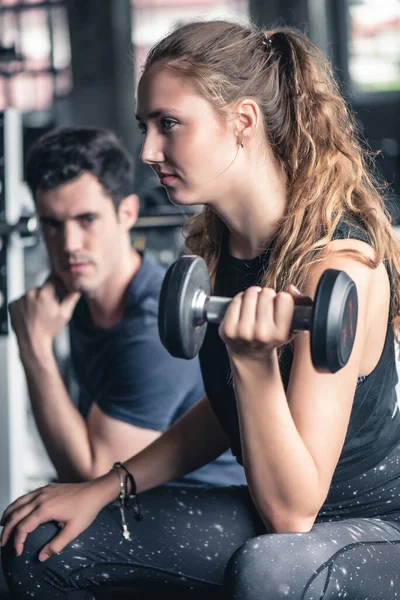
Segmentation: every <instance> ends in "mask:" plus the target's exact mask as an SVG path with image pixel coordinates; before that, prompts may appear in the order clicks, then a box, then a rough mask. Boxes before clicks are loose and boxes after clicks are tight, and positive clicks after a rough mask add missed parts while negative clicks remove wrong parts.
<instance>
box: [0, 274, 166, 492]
mask: <svg viewBox="0 0 400 600" xmlns="http://www.w3.org/2000/svg"><path fill="white" fill-rule="evenodd" d="M79 296H80V295H79V294H68V295H67V296H65V298H64V299H63V300H62V301H61V302H59V300H58V298H57V297H56V294H55V288H54V284H53V283H52V281H51V280H50V279H49V280H48V281H46V283H45V284H44V285H43V286H42V287H41V288H37V289H31V290H28V291H27V292H26V294H25V295H24V296H22V298H20V299H19V300H17V301H15V302H12V303H11V304H10V306H9V312H10V318H11V324H12V327H13V329H14V331H15V334H16V336H17V340H18V346H19V351H20V358H21V361H22V364H23V367H24V370H25V375H26V380H27V385H28V390H29V396H30V400H31V404H32V411H33V414H34V417H35V421H36V424H37V427H38V430H39V433H40V435H41V437H42V440H43V443H44V445H45V447H46V450H47V452H48V454H49V456H50V459H51V461H52V463H53V465H54V467H55V469H56V471H57V473H58V476H59V477H60V479H61V480H62V481H80V480H85V479H91V478H94V477H97V476H98V475H101V474H103V473H104V472H106V471H107V470H108V469H110V467H111V466H112V464H113V462H115V461H116V460H121V457H122V458H123V457H126V458H127V457H129V456H132V455H134V454H136V453H137V452H139V451H140V450H142V449H143V448H144V447H145V446H147V445H148V444H150V443H151V442H152V441H153V440H154V439H156V438H157V437H158V436H159V432H158V431H154V430H150V429H149V430H148V429H145V428H142V427H135V426H134V425H130V424H128V423H125V422H122V421H118V420H115V419H112V418H110V417H109V416H107V415H106V414H104V412H102V411H101V410H100V409H98V407H97V406H95V405H94V406H93V408H92V410H91V412H90V414H89V417H88V422H87V423H86V421H85V420H84V418H83V417H82V415H81V414H80V412H79V411H78V409H77V408H76V407H75V405H74V403H73V402H72V400H71V398H70V396H69V394H68V392H67V390H66V388H65V385H64V382H63V379H62V377H61V374H60V372H59V369H58V365H57V362H56V359H55V356H54V353H53V347H52V346H53V339H54V338H55V336H56V335H57V334H58V333H59V331H60V330H61V329H62V328H63V327H64V326H65V325H66V324H67V323H68V322H69V320H70V318H71V315H72V313H73V310H74V309H75V306H76V303H77V301H78V300H79ZM106 449H107V451H106ZM122 450H123V452H122Z"/></svg>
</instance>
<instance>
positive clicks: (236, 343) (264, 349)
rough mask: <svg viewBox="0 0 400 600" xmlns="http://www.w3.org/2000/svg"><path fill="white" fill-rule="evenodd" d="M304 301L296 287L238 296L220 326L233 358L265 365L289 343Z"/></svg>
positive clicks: (252, 289) (251, 290)
mask: <svg viewBox="0 0 400 600" xmlns="http://www.w3.org/2000/svg"><path fill="white" fill-rule="evenodd" d="M304 298H306V297H305V296H303V295H302V294H300V292H299V291H298V290H297V289H296V288H295V287H294V286H292V285H290V286H289V288H288V291H287V292H275V291H274V290H272V289H271V288H266V287H265V288H261V287H256V286H254V287H250V288H248V289H247V290H246V291H245V292H240V293H239V294H237V295H236V296H235V297H234V298H233V299H232V301H231V303H230V305H229V307H228V309H227V312H226V314H225V317H224V319H223V321H222V322H221V324H220V326H219V334H220V336H221V338H222V339H223V340H224V342H225V343H226V345H227V347H228V351H229V354H230V355H231V356H236V357H241V356H243V357H246V358H251V359H254V360H261V361H262V360H264V359H265V358H266V357H268V356H270V355H271V353H273V352H274V351H275V349H276V348H278V347H279V346H282V345H283V344H286V343H288V342H289V341H290V340H291V339H292V337H293V333H292V331H291V326H292V321H293V311H294V306H295V304H296V303H302V301H303V299H304Z"/></svg>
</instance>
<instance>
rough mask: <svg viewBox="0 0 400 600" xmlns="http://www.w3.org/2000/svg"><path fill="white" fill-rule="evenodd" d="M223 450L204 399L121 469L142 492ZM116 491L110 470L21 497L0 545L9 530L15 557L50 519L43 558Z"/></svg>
mask: <svg viewBox="0 0 400 600" xmlns="http://www.w3.org/2000/svg"><path fill="white" fill-rule="evenodd" d="M227 448H228V438H227V436H226V435H225V433H224V432H223V430H222V428H221V426H220V424H219V422H218V420H217V418H216V416H215V414H214V412H213V410H212V408H211V406H210V403H209V401H208V398H207V397H205V398H203V399H202V400H200V401H199V402H198V403H197V404H195V405H194V406H193V407H192V408H191V409H190V410H189V411H187V412H186V413H185V414H184V415H183V416H182V417H181V418H180V419H178V421H176V422H175V423H174V424H173V425H172V426H171V427H170V428H169V429H168V430H167V431H166V432H165V433H164V434H163V435H161V436H160V437H159V438H157V439H156V440H155V441H154V442H153V443H152V444H150V445H149V446H147V448H145V449H144V450H142V451H141V452H140V453H139V454H137V455H135V456H134V457H132V458H131V459H129V460H128V461H126V462H125V467H126V468H127V469H128V470H129V471H130V472H131V473H132V475H133V476H134V478H135V481H136V484H137V491H138V492H143V491H145V490H148V489H151V488H153V487H156V486H158V485H162V484H163V483H167V482H168V481H172V480H174V479H178V478H179V477H182V476H183V475H185V474H186V473H189V472H191V471H194V470H196V469H198V468H200V467H202V466H203V465H205V464H207V463H208V462H211V461H212V460H214V459H215V458H217V457H218V456H219V455H220V454H222V452H224V451H225V450H226V449H227ZM119 489H120V486H119V478H118V477H117V476H116V474H115V473H114V472H110V473H107V474H106V475H103V476H102V477H98V478H97V479H93V480H92V481H85V482H83V483H65V484H63V483H60V484H57V483H54V484H50V485H48V486H46V487H44V488H40V489H38V490H35V491H33V492H30V493H29V494H26V495H25V496H21V497H20V498H18V499H17V500H16V501H15V502H13V503H12V504H10V506H9V507H8V508H7V509H6V510H5V511H4V514H3V516H2V519H1V523H0V524H1V525H3V526H4V528H3V531H2V534H1V545H2V546H3V545H5V544H6V543H7V541H8V539H9V538H10V535H11V533H12V532H14V547H15V551H16V554H17V556H19V555H20V554H21V553H22V551H23V548H24V543H25V540H26V537H27V536H28V534H29V533H31V532H32V531H34V530H35V529H36V527H38V525H40V524H42V523H47V522H48V521H56V522H57V523H58V524H59V526H60V532H59V533H58V534H57V535H56V536H55V537H54V538H53V539H52V540H51V541H50V542H49V543H48V544H46V545H45V546H44V547H43V548H42V550H41V551H40V554H39V560H42V561H44V560H47V558H49V557H50V556H53V554H56V553H58V552H60V551H61V550H62V549H63V548H64V547H65V546H66V545H67V544H69V543H70V542H71V541H72V540H73V539H74V538H76V537H77V536H78V535H79V534H80V533H81V532H82V531H84V530H85V529H86V528H87V527H89V525H90V524H91V523H92V521H93V520H94V519H95V518H96V515H97V514H98V513H99V511H100V510H101V509H102V508H104V506H106V505H107V504H109V503H110V502H112V501H113V500H115V499H116V498H117V496H118V493H119ZM77 506H79V510H77Z"/></svg>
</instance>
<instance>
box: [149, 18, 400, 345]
mask: <svg viewBox="0 0 400 600" xmlns="http://www.w3.org/2000/svg"><path fill="white" fill-rule="evenodd" d="M159 60H165V62H166V67H167V68H169V69H172V70H174V71H176V72H178V73H180V74H182V75H183V76H184V77H186V78H190V79H191V80H192V81H193V85H194V86H195V87H196V89H197V90H198V92H199V93H200V94H201V95H202V96H203V97H205V98H206V99H208V100H209V101H210V102H211V103H212V104H213V106H214V107H215V108H216V109H217V110H218V111H225V112H228V113H229V111H230V110H232V108H234V107H235V105H236V104H237V103H238V102H239V101H240V100H241V99H243V98H246V97H251V98H253V99H254V100H255V101H256V102H257V103H258V104H259V106H260V108H261V111H262V114H263V118H264V133H265V137H266V139H267V141H268V143H269V144H270V146H271V148H272V152H273V154H274V156H275V158H276V159H277V161H278V163H279V164H280V166H281V168H282V169H283V172H284V173H285V176H286V183H287V190H288V193H287V210H286V214H285V216H284V218H283V219H282V221H281V223H280V227H279V230H278V232H277V234H276V237H275V239H274V243H273V249H272V253H271V259H270V261H269V265H268V269H267V270H266V272H265V273H264V274H263V276H262V280H261V281H260V284H261V285H267V286H270V287H272V288H274V289H276V290H281V289H285V288H286V287H287V285H288V284H289V283H293V284H295V285H297V287H299V288H300V289H301V288H302V284H303V282H304V280H305V278H306V277H307V271H308V269H309V267H310V265H311V264H312V263H314V262H315V261H316V260H321V257H323V256H324V255H325V253H326V252H327V246H328V244H329V242H330V241H331V240H332V237H333V234H334V231H335V229H336V227H337V225H338V223H339V222H340V221H341V220H343V219H351V220H353V221H355V222H356V223H358V224H359V225H360V226H361V227H362V228H363V230H364V231H365V232H366V233H367V235H368V236H369V238H370V240H371V245H372V247H373V248H374V250H375V255H376V257H375V260H373V261H372V260H368V259H366V258H365V257H364V256H363V255H362V254H361V253H358V252H356V251H349V250H348V251H345V252H346V253H348V254H351V255H354V257H355V258H357V259H358V260H360V261H362V262H365V263H367V264H368V265H369V266H370V267H372V268H376V267H377V266H378V265H379V264H380V263H381V262H382V261H383V260H385V261H386V263H387V264H388V266H389V267H390V270H391V273H392V277H393V284H394V286H393V288H394V289H393V304H392V311H393V323H394V328H395V332H396V334H397V337H398V336H399V332H400V286H399V283H400V241H399V239H398V238H397V236H396V235H395V233H394V231H393V228H392V225H391V219H390V216H389V214H388V212H387V210H386V208H385V205H384V201H383V198H382V193H383V190H384V186H383V185H382V184H380V183H378V180H377V178H376V176H375V175H374V163H373V160H372V157H371V155H370V153H369V152H368V150H367V149H366V148H364V147H363V146H362V144H361V142H360V140H359V138H358V136H357V133H356V127H355V123H354V118H353V116H352V114H351V113H350V111H349V109H348V107H347V105H346V102H345V100H344V98H343V97H342V95H341V94H340V92H339V89H338V85H337V83H336V82H335V78H334V76H333V73H332V68H331V66H330V64H329V62H328V60H327V59H326V58H325V57H324V56H323V54H322V53H321V52H320V51H319V50H318V49H317V48H316V47H315V46H314V45H313V44H312V43H311V42H310V41H309V40H308V39H307V38H306V37H305V36H304V35H303V34H302V33H301V32H299V31H298V30H296V29H294V28H289V27H275V28H273V29H269V30H265V31H264V30H262V29H260V28H258V27H257V26H256V25H254V24H250V25H248V26H243V25H240V24H237V23H231V22H227V21H220V20H217V21H195V22H191V23H188V24H185V25H181V26H179V27H177V28H176V29H175V30H174V31H172V32H171V33H170V34H169V35H167V36H166V37H165V38H164V39H162V40H161V41H160V42H159V43H157V44H156V45H155V46H154V47H153V48H152V49H151V50H150V52H149V54H148V57H147V60H146V63H145V65H144V71H146V70H147V69H148V68H149V67H150V66H151V65H153V64H154V63H155V62H157V61H159ZM224 231H225V225H224V223H223V222H222V221H221V220H220V219H219V217H218V216H217V215H216V214H215V213H214V212H212V210H210V208H208V207H205V208H204V209H203V210H202V211H201V212H200V213H198V214H196V215H195V216H194V217H192V218H191V219H190V220H189V222H188V223H187V225H186V227H185V232H186V233H185V235H186V246H187V248H188V250H189V251H190V252H192V253H193V254H197V255H200V256H202V257H203V258H204V259H205V261H206V263H207V265H208V268H209V271H210V278H211V282H212V284H213V283H214V281H215V274H216V268H217V264H218V259H219V256H220V252H221V246H222V240H223V236H224Z"/></svg>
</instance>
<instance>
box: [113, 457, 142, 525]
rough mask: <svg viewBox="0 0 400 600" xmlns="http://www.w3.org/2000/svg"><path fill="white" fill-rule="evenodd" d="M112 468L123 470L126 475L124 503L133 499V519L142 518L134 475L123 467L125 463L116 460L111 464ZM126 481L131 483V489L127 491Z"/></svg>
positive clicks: (138, 519) (139, 519)
mask: <svg viewBox="0 0 400 600" xmlns="http://www.w3.org/2000/svg"><path fill="white" fill-rule="evenodd" d="M113 469H122V470H123V471H125V473H126V476H125V503H126V505H128V503H129V502H130V501H131V500H134V501H135V504H136V506H135V513H136V514H135V520H136V521H141V520H142V519H143V514H142V512H141V508H140V502H139V498H138V496H137V492H136V490H137V486H136V481H135V478H134V476H133V475H132V473H130V471H128V469H127V468H126V467H125V465H123V464H122V463H121V462H116V463H114V465H113ZM128 481H129V483H130V485H131V490H130V492H128Z"/></svg>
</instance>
